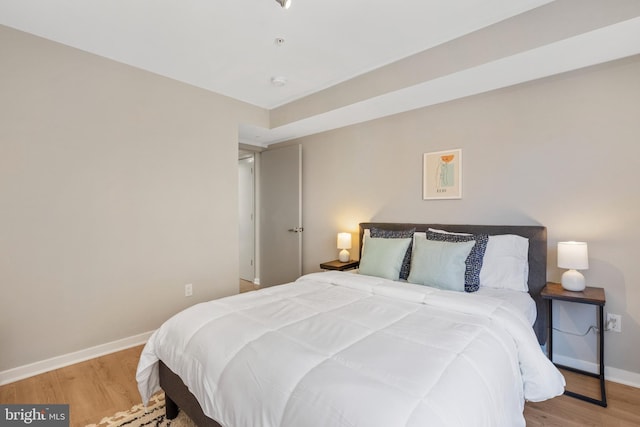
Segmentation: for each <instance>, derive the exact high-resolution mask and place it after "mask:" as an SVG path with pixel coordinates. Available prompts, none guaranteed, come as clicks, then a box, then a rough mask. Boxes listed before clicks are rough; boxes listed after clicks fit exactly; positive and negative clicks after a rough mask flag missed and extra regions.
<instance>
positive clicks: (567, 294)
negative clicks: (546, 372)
mask: <svg viewBox="0 0 640 427" xmlns="http://www.w3.org/2000/svg"><path fill="white" fill-rule="evenodd" d="M540 296H542V298H544V299H546V300H547V301H549V314H548V316H549V343H548V351H549V360H551V361H552V362H553V314H552V313H553V311H552V308H553V301H554V300H558V301H569V302H573V303H577V304H591V305H597V306H598V330H599V331H600V332H599V339H598V341H599V344H598V359H599V361H600V370H599V373H597V374H594V373H593V372H587V371H583V370H581V369H576V368H572V367H570V366H564V365H559V364H557V363H556V364H555V365H556V366H557V367H558V368H561V369H566V370H567V371H571V372H576V373H578V374H582V375H587V376H589V377H592V378H597V379H599V380H600V400H597V399H594V398H592V397H589V396H585V395H583V394H579V393H574V392H572V391H568V390H565V392H564V394H566V395H567V396H571V397H575V398H576V399H580V400H584V401H585V402H590V403H595V404H596V405H600V406H603V407H605V408H606V407H607V395H606V394H605V390H604V304H605V302H606V300H605V296H604V289H603V288H594V287H591V286H587V287H586V288H585V289H584V290H583V291H580V292H572V291H567V290H565V289H564V288H563V287H562V285H560V284H559V283H547V285H546V286H545V287H544V288H543V289H542V292H540Z"/></svg>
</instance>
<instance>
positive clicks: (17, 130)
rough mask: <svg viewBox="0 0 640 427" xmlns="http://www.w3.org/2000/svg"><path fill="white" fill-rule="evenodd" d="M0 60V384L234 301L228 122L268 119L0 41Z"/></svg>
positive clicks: (85, 57) (135, 73)
mask: <svg viewBox="0 0 640 427" xmlns="http://www.w3.org/2000/svg"><path fill="white" fill-rule="evenodd" d="M0 53H1V57H2V66H0V286H1V295H2V296H0V371H3V370H6V369H9V368H13V367H17V366H22V365H25V364H28V363H31V362H35V361H40V360H43V359H46V358H50V357H53V356H57V355H62V354H65V353H69V352H73V351H76V350H80V349H85V348H88V347H90V346H93V345H98V344H103V343H107V342H110V341H113V340H118V339H122V338H125V337H129V336H133V335H136V334H140V333H143V332H147V331H150V330H153V329H155V328H157V327H158V326H159V325H160V323H161V322H162V321H164V320H165V319H166V318H167V317H168V316H169V315H171V314H173V313H175V312H177V311H178V310H180V309H182V308H184V307H186V306H188V305H191V304H194V303H196V302H199V301H204V300H209V299H212V298H215V297H221V296H225V295H230V294H234V293H237V292H238V281H237V279H238V255H237V254H238V235H237V233H238V231H237V230H238V225H237V216H238V215H237V209H238V207H237V206H238V198H237V193H238V188H237V180H238V173H237V153H238V144H237V129H238V122H239V121H240V120H245V121H248V122H252V123H254V124H257V125H263V126H264V125H267V120H268V113H267V112H266V111H263V110H260V109H257V108H255V107H252V106H248V105H246V104H243V103H240V102H237V101H234V100H231V99H229V98H225V97H222V96H219V95H216V94H212V93H210V92H207V91H204V90H201V89H197V88H194V87H191V86H188V85H185V84H181V83H178V82H175V81H171V80H169V79H166V78H162V77H159V76H156V75H154V74H150V73H147V72H144V71H141V70H138V69H134V68H131V67H128V66H125V65H122V64H118V63H116V62H113V61H109V60H107V59H104V58H100V57H97V56H93V55H90V54H87V53H84V52H81V51H78V50H75V49H71V48H68V47H64V46H61V45H58V44H55V43H52V42H49V41H45V40H43V39H39V38H37V37H34V36H30V35H26V34H24V33H21V32H18V31H15V30H11V29H8V28H6V27H2V26H0ZM186 283H192V284H193V286H194V296H193V297H192V298H185V297H184V284H186Z"/></svg>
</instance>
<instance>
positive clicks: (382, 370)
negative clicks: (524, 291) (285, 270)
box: [136, 272, 564, 427]
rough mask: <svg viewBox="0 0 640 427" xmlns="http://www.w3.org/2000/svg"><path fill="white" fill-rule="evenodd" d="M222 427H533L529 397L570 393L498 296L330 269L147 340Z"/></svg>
mask: <svg viewBox="0 0 640 427" xmlns="http://www.w3.org/2000/svg"><path fill="white" fill-rule="evenodd" d="M159 360H162V361H163V362H164V363H165V364H166V365H167V366H168V367H169V368H170V369H171V370H172V371H173V372H175V373H176V374H178V375H179V376H180V377H181V378H182V380H183V381H184V383H185V384H186V385H187V387H188V388H189V390H190V391H191V392H192V393H193V394H194V396H195V397H196V399H197V400H198V402H199V403H200V405H201V407H202V409H203V411H204V413H205V414H206V415H207V416H209V417H210V418H212V419H214V420H216V421H217V422H218V423H220V424H221V425H223V426H226V427H232V426H233V427H243V426H246V427H249V426H264V427H268V426H308V427H314V426H318V427H320V426H322V427H324V426H329V425H331V426H345V427H346V426H354V425H366V426H390V425H393V426H424V425H429V426H465V427H467V426H472V425H474V426H487V427H489V426H491V427H500V426H505V427H506V426H509V427H514V426H524V425H525V421H524V417H523V415H522V411H523V408H524V401H525V399H527V400H532V401H540V400H545V399H548V398H551V397H554V396H557V395H560V394H562V393H563V391H564V378H563V377H562V375H561V374H560V373H559V371H558V370H557V369H556V368H555V367H554V366H553V364H552V363H551V362H549V360H548V359H547V358H546V357H545V356H544V354H543V353H542V351H541V350H540V347H539V346H538V342H537V340H536V337H535V334H534V333H533V330H532V329H531V326H530V320H529V319H527V318H526V317H525V316H524V315H523V314H522V313H521V311H520V310H519V309H517V308H515V305H514V304H512V303H509V302H507V301H504V300H503V299H500V298H495V297H494V296H491V297H487V296H483V295H469V294H466V293H459V292H450V291H441V290H438V289H434V288H429V287H425V286H418V285H413V284H409V283H400V282H392V281H389V280H385V279H380V278H374V277H369V276H363V275H357V274H350V273H343V272H326V273H314V274H310V275H306V276H303V277H301V278H300V279H298V280H297V281H296V282H294V283H290V284H285V285H280V286H275V287H271V288H267V289H263V290H260V291H256V292H249V293H246V294H241V295H236V296H233V297H228V298H223V299H219V300H215V301H210V302H207V303H202V304H198V305H195V306H193V307H191V308H189V309H187V310H185V311H183V312H181V313H179V314H177V315H176V316H174V317H172V318H171V319H169V320H168V321H167V322H166V323H165V324H164V325H163V326H162V327H161V328H160V329H158V330H157V331H156V332H155V333H154V334H153V335H152V337H151V338H150V339H149V341H148V343H147V345H146V346H145V348H144V350H143V352H142V355H141V358H140V363H139V366H138V371H137V374H136V378H137V380H138V385H139V390H140V393H141V395H142V397H143V401H145V402H146V401H147V400H148V399H149V397H150V396H151V395H152V394H153V393H154V392H156V391H157V390H159V384H158V368H157V364H158V361H159Z"/></svg>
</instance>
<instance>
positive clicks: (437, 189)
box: [422, 148, 462, 200]
mask: <svg viewBox="0 0 640 427" xmlns="http://www.w3.org/2000/svg"><path fill="white" fill-rule="evenodd" d="M422 169H423V172H422V189H423V190H422V198H423V200H438V199H461V198H462V149H460V148H456V149H453V150H444V151H434V152H431V153H424V155H423V166H422Z"/></svg>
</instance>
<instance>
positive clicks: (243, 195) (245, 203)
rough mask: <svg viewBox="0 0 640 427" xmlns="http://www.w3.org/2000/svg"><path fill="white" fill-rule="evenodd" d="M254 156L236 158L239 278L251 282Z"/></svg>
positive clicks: (252, 276)
mask: <svg viewBox="0 0 640 427" xmlns="http://www.w3.org/2000/svg"><path fill="white" fill-rule="evenodd" d="M254 171H255V169H254V158H253V156H250V157H247V158H243V159H240V160H238V187H239V196H238V209H239V212H240V218H239V221H238V222H239V224H240V229H239V238H240V278H241V279H244V280H248V281H250V282H253V281H254V279H255V277H256V275H255V260H254V257H255V224H254V206H255V205H254V200H255V180H254Z"/></svg>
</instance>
